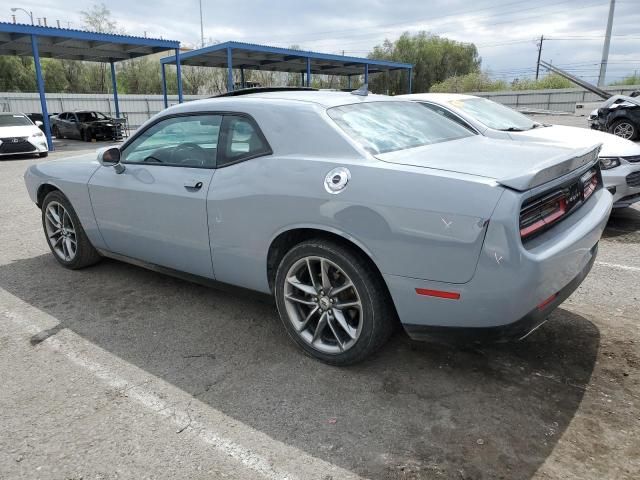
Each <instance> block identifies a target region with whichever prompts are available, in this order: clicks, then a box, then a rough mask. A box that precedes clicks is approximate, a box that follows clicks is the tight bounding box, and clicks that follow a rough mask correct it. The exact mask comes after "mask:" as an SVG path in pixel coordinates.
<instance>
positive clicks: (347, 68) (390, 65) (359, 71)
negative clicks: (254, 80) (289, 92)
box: [160, 42, 413, 107]
mask: <svg viewBox="0 0 640 480" xmlns="http://www.w3.org/2000/svg"><path fill="white" fill-rule="evenodd" d="M160 63H161V64H162V79H163V82H162V93H163V95H164V104H165V107H166V106H168V102H167V85H166V81H165V65H176V66H177V72H178V79H180V75H181V74H180V71H181V69H180V67H181V65H189V66H194V67H218V68H226V69H227V90H228V91H233V69H234V68H236V69H239V70H240V84H241V85H243V86H244V85H245V81H244V72H245V70H268V71H274V72H289V73H300V75H301V78H302V83H303V84H305V85H306V86H311V75H312V74H320V75H346V76H347V77H348V78H349V84H350V83H351V76H353V75H364V83H368V82H369V74H371V73H378V72H389V71H392V70H406V71H407V72H408V81H407V90H408V92H409V93H411V74H412V69H413V65H412V64H410V63H398V62H389V61H386V60H373V59H369V58H361V57H347V56H344V55H333V54H329V53H319V52H310V51H306V50H294V49H290V48H279V47H270V46H267V45H255V44H251V43H242V42H225V43H220V44H217V45H212V46H209V47H204V48H199V49H197V50H191V51H189V52H186V53H183V54H182V55H174V56H171V57H165V58H162V59H160ZM178 99H179V101H182V82H181V81H178Z"/></svg>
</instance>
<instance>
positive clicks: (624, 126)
mask: <svg viewBox="0 0 640 480" xmlns="http://www.w3.org/2000/svg"><path fill="white" fill-rule="evenodd" d="M609 133H612V134H614V135H616V136H618V137H621V138H624V139H626V140H635V139H636V138H637V137H638V126H637V125H634V124H633V123H632V122H631V121H629V120H626V119H621V120H616V121H615V122H613V123H612V124H611V126H610V127H609Z"/></svg>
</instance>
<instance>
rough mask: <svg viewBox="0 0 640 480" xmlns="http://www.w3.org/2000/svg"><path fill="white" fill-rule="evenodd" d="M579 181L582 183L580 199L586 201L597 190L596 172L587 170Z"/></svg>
mask: <svg viewBox="0 0 640 480" xmlns="http://www.w3.org/2000/svg"><path fill="white" fill-rule="evenodd" d="M580 181H581V182H582V198H583V199H584V200H586V199H587V198H589V197H590V196H591V195H592V194H593V192H595V191H596V188H598V172H597V171H596V170H595V169H593V170H589V171H588V172H587V173H585V174H584V175H583V176H582V177H580Z"/></svg>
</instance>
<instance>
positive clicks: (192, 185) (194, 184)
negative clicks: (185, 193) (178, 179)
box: [184, 180, 202, 190]
mask: <svg viewBox="0 0 640 480" xmlns="http://www.w3.org/2000/svg"><path fill="white" fill-rule="evenodd" d="M184 188H186V189H187V190H200V189H201V188H202V182H199V181H198V180H187V181H186V182H184Z"/></svg>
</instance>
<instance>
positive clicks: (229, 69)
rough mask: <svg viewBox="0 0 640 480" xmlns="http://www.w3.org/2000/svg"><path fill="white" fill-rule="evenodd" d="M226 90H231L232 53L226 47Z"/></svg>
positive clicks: (229, 48)
mask: <svg viewBox="0 0 640 480" xmlns="http://www.w3.org/2000/svg"><path fill="white" fill-rule="evenodd" d="M227 92H233V54H232V53H231V47H227Z"/></svg>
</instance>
